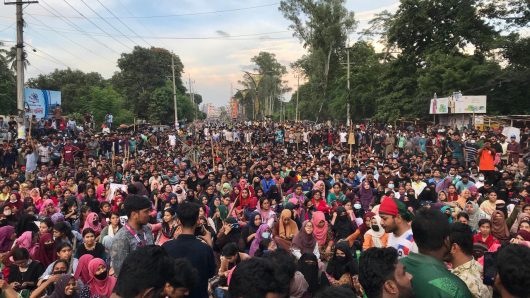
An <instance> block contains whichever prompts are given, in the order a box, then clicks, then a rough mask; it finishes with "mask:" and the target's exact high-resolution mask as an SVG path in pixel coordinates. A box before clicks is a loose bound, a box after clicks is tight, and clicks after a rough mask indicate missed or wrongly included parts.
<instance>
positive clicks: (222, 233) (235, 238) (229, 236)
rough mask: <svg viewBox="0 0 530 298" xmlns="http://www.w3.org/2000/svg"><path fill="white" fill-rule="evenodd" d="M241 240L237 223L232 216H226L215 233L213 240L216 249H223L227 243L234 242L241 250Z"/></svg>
mask: <svg viewBox="0 0 530 298" xmlns="http://www.w3.org/2000/svg"><path fill="white" fill-rule="evenodd" d="M240 240H241V229H240V228H239V223H238V222H237V219H236V218H234V217H228V218H226V220H225V223H224V225H223V227H222V228H221V230H219V233H217V240H216V241H215V246H216V248H217V250H218V251H221V250H223V247H224V246H225V245H226V244H228V243H231V242H233V243H235V244H237V245H238V246H239V248H240V249H241V250H243V247H242V246H243V245H241V243H240Z"/></svg>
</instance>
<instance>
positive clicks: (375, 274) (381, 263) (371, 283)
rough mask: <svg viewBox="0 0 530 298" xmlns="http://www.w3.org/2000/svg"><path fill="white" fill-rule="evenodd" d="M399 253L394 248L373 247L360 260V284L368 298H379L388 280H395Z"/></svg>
mask: <svg viewBox="0 0 530 298" xmlns="http://www.w3.org/2000/svg"><path fill="white" fill-rule="evenodd" d="M397 262H398V252H397V250H396V249H395V248H393V247H386V248H377V247H372V248H370V249H368V250H366V251H364V252H363V253H362V254H361V257H360V258H359V282H360V283H361V285H362V286H363V289H364V291H365V293H366V296H368V297H369V298H379V297H381V296H382V290H383V285H384V283H385V281H387V280H394V273H395V271H396V265H397Z"/></svg>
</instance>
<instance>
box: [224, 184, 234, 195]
mask: <svg viewBox="0 0 530 298" xmlns="http://www.w3.org/2000/svg"><path fill="white" fill-rule="evenodd" d="M231 193H232V185H230V183H228V182H225V183H223V186H222V187H221V195H222V196H225V195H228V196H229V195H230V194H231Z"/></svg>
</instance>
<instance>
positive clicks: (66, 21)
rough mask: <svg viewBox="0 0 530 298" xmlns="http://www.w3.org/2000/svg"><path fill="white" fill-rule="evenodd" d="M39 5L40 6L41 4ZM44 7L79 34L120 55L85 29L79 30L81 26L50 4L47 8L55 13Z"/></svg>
mask: <svg viewBox="0 0 530 298" xmlns="http://www.w3.org/2000/svg"><path fill="white" fill-rule="evenodd" d="M41 3H42V4H46V3H45V2H41ZM41 3H39V4H41ZM42 4H41V6H42V8H44V9H45V10H46V11H48V12H49V13H51V14H53V15H54V16H55V17H57V18H60V19H61V20H62V21H63V22H65V23H66V24H67V25H70V26H72V27H73V28H74V29H75V30H77V32H79V33H81V34H84V35H87V36H88V37H90V38H91V39H92V40H94V41H95V42H96V43H98V44H100V45H102V46H103V47H105V48H107V49H109V50H111V51H112V52H114V53H116V54H119V53H118V52H117V51H116V50H114V49H113V48H111V47H109V46H108V45H106V44H105V43H102V42H101V41H99V40H97V39H96V38H94V37H93V36H91V35H90V34H87V33H86V31H84V30H83V29H81V28H79V26H77V25H76V24H75V23H74V22H72V21H70V20H69V19H67V18H65V17H64V16H63V15H62V14H61V13H60V12H58V11H57V10H55V8H53V7H51V6H50V5H49V4H46V6H48V7H49V8H50V9H51V10H53V11H54V12H55V13H54V12H52V11H51V10H50V9H48V8H46V7H45V6H43V5H42Z"/></svg>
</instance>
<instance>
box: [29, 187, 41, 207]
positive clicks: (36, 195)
mask: <svg viewBox="0 0 530 298" xmlns="http://www.w3.org/2000/svg"><path fill="white" fill-rule="evenodd" d="M29 196H30V197H31V198H32V199H33V204H35V207H36V208H37V209H38V210H40V208H41V206H42V198H41V196H40V190H39V189H38V188H33V189H32V190H30V191H29Z"/></svg>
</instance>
